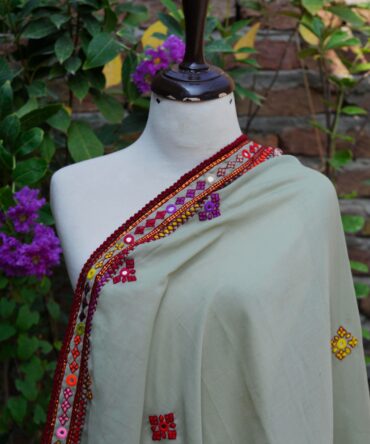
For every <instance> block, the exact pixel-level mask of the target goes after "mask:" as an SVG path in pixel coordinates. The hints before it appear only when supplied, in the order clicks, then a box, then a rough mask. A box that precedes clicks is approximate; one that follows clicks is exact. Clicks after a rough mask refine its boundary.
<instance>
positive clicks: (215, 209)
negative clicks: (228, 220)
mask: <svg viewBox="0 0 370 444" xmlns="http://www.w3.org/2000/svg"><path fill="white" fill-rule="evenodd" d="M198 216H199V220H200V221H205V220H210V219H213V218H214V217H218V216H221V211H220V195H219V194H218V193H211V194H210V196H209V198H208V200H206V201H205V202H204V205H203V211H200V212H199V213H198Z"/></svg>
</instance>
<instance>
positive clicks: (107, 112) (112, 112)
mask: <svg viewBox="0 0 370 444" xmlns="http://www.w3.org/2000/svg"><path fill="white" fill-rule="evenodd" d="M93 100H94V103H95V104H96V106H97V107H98V108H99V111H100V112H101V113H102V114H103V116H104V117H105V118H106V119H107V120H108V121H109V122H112V123H121V122H122V119H123V114H124V110H123V106H122V104H121V103H120V102H119V101H118V100H117V99H115V98H114V97H112V96H111V95H109V94H106V93H104V92H100V91H98V90H95V91H94V93H93Z"/></svg>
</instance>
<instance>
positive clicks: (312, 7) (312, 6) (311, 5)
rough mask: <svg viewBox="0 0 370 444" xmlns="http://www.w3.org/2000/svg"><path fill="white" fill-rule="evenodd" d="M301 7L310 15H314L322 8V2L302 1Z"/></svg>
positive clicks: (321, 0) (315, 0) (322, 0)
mask: <svg viewBox="0 0 370 444" xmlns="http://www.w3.org/2000/svg"><path fill="white" fill-rule="evenodd" d="M302 5H303V7H304V8H305V9H306V10H307V11H308V12H309V13H310V14H312V15H315V14H316V13H317V12H319V11H320V9H322V8H323V6H324V0H302Z"/></svg>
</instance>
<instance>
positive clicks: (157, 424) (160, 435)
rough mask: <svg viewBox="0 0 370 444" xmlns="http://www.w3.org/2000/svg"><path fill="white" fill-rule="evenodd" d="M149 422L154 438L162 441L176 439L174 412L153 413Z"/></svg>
mask: <svg viewBox="0 0 370 444" xmlns="http://www.w3.org/2000/svg"><path fill="white" fill-rule="evenodd" d="M149 422H150V425H151V430H152V432H153V433H152V440H153V441H161V440H162V439H176V437H177V432H176V430H175V429H176V424H175V417H174V414H173V413H172V412H171V413H167V414H166V415H159V416H156V415H151V416H149Z"/></svg>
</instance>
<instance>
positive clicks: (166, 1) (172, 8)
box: [161, 0, 181, 21]
mask: <svg viewBox="0 0 370 444" xmlns="http://www.w3.org/2000/svg"><path fill="white" fill-rule="evenodd" d="M161 3H162V5H164V6H165V7H166V8H167V9H168V11H169V12H171V13H172V15H173V16H174V17H175V19H176V20H177V21H180V20H181V12H180V11H179V8H178V6H177V5H176V4H175V3H174V2H173V1H172V0H161Z"/></svg>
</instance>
